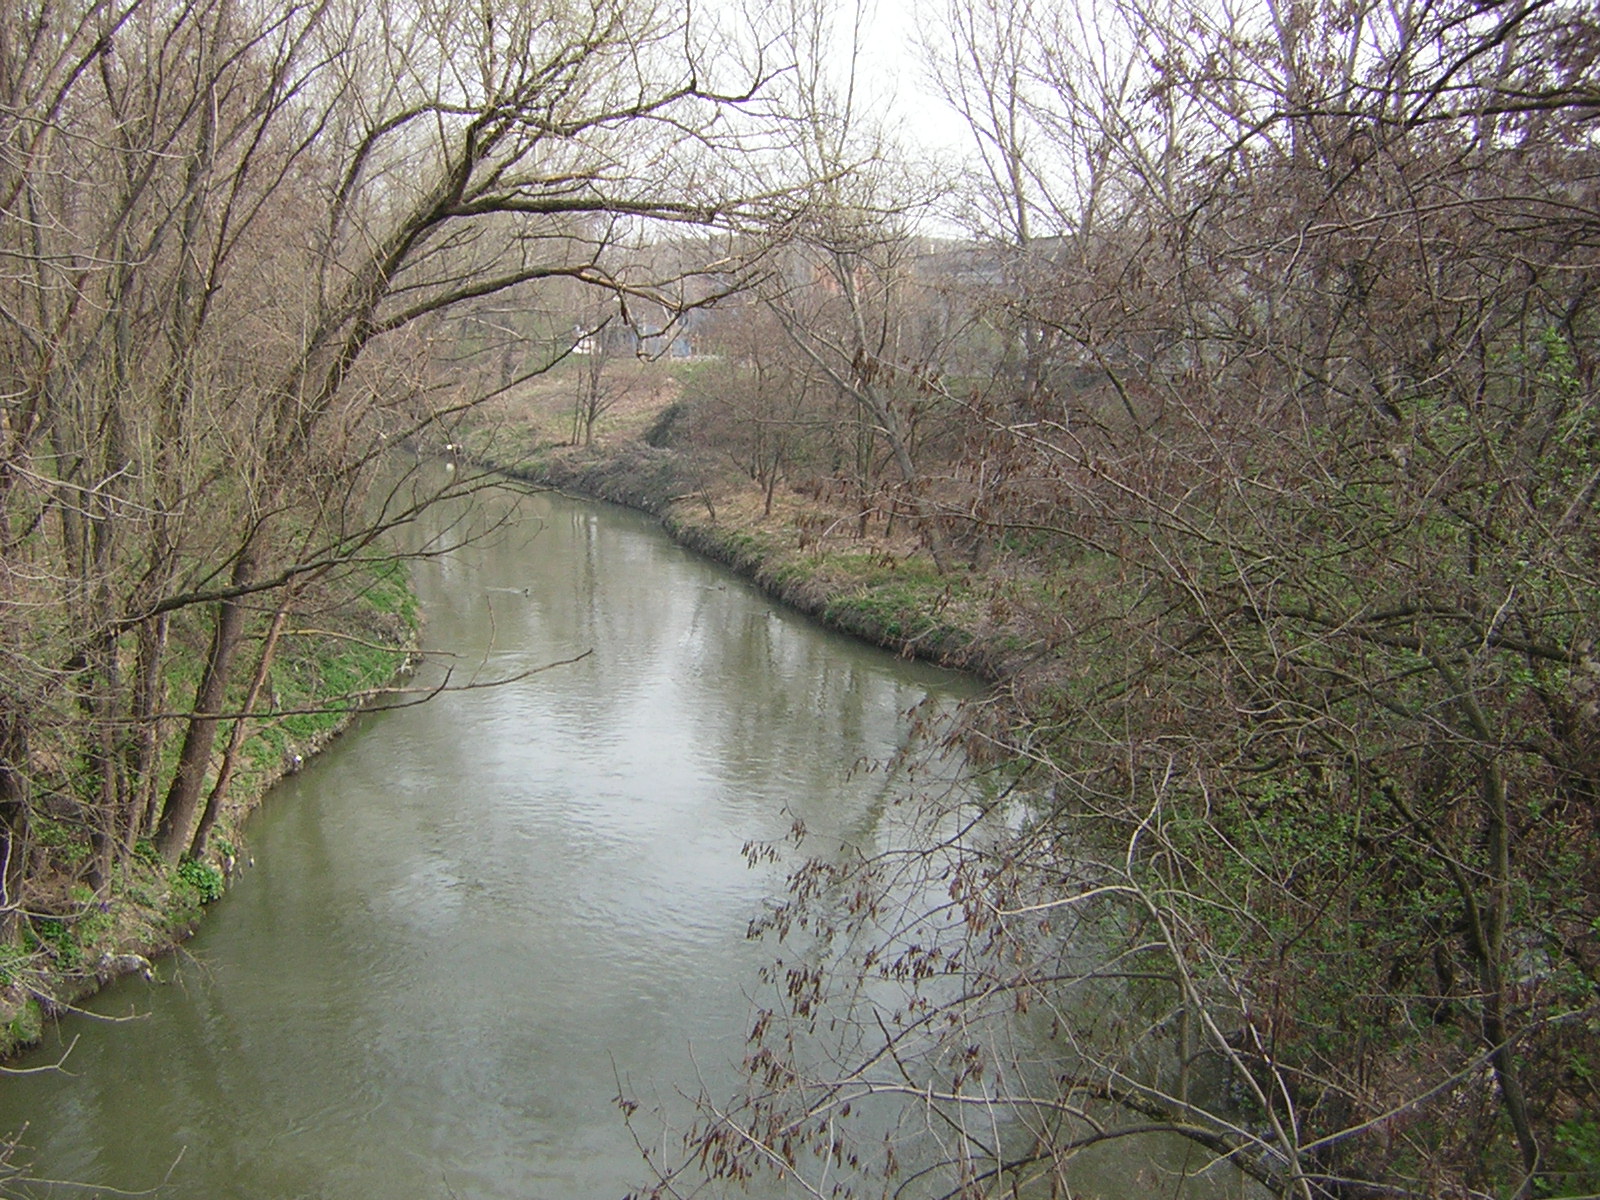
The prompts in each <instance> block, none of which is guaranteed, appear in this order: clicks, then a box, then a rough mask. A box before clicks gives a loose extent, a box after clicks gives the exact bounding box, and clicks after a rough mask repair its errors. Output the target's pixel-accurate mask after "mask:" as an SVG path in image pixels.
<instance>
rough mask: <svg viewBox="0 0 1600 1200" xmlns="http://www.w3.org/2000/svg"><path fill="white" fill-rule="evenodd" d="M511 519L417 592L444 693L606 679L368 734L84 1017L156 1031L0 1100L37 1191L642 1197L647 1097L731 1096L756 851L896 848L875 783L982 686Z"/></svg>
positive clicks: (556, 502)
mask: <svg viewBox="0 0 1600 1200" xmlns="http://www.w3.org/2000/svg"><path fill="white" fill-rule="evenodd" d="M501 503H504V501H501ZM513 516H514V520H513V523H512V524H511V526H510V527H509V528H508V529H506V530H505V531H504V532H503V533H502V534H500V535H499V536H497V537H495V538H494V539H492V540H490V541H486V542H482V543H480V544H476V545H473V546H470V547H468V548H465V549H461V550H458V551H456V552H453V553H450V554H448V555H446V556H444V557H441V558H436V559H432V560H428V561H425V562H421V563H419V564H418V565H417V567H416V569H415V582H416V585H417V588H418V591H419V592H420V594H421V597H422V600H423V602H424V604H425V606H426V609H427V612H428V625H427V630H426V639H425V640H426V645H427V646H428V648H429V650H430V652H431V653H432V654H433V655H434V657H433V658H432V659H431V662H432V663H433V664H435V665H432V666H429V667H427V668H425V669H424V670H423V671H422V672H421V673H420V674H419V679H420V678H437V673H438V671H439V670H440V666H441V665H443V664H448V665H449V667H450V669H451V674H452V679H453V680H454V681H455V682H457V683H466V682H484V681H487V680H491V679H498V678H504V677H507V676H511V675H515V674H517V673H519V672H522V671H526V670H528V669H530V668H535V667H538V666H541V665H543V664H546V663H549V662H552V661H554V660H558V659H566V658H571V657H573V656H574V655H576V654H580V653H583V652H586V651H587V652H590V653H589V655H588V657H587V658H584V659H583V660H582V661H581V662H578V663H575V664H572V665H569V666H564V667H559V668H556V669H553V670H549V671H545V672H543V673H539V674H535V675H531V676H529V677H527V678H525V679H523V680H521V681H519V682H516V683H513V684H508V685H505V686H501V687H486V688H482V689H475V690H468V691H457V692H452V693H448V694H445V695H442V696H440V697H438V698H437V699H436V700H434V701H432V702H430V703H428V704H426V705H423V706H420V707H416V708H411V709H407V710H403V711H394V712H386V713H381V714H369V715H367V716H365V717H363V718H362V719H361V720H360V722H359V723H358V725H357V726H356V727H355V728H353V729H352V730H351V731H350V732H349V733H348V734H346V735H345V736H344V737H343V738H341V739H340V740H339V741H338V742H336V743H335V744H334V745H333V746H332V747H331V748H330V749H329V750H328V751H327V752H326V753H325V754H323V755H322V756H320V757H318V758H316V759H315V760H314V761H312V762H311V763H309V764H308V765H307V767H306V769H305V770H304V771H303V772H301V773H300V774H299V775H297V776H294V777H292V778H291V779H289V780H287V781H286V782H285V783H283V784H282V785H280V786H279V787H278V788H277V789H275V791H274V792H273V793H272V794H271V796H270V797H269V798H268V801H267V803H266V805H265V807H264V808H263V809H262V811H261V812H260V813H258V814H257V817H256V818H255V819H254V820H253V822H252V824H251V826H250V830H249V843H250V844H249V852H250V853H251V854H252V855H253V856H254V858H255V866H254V867H253V868H252V869H249V870H247V871H246V872H245V874H244V875H243V877H242V878H241V879H240V880H239V882H238V883H237V884H236V885H235V886H234V888H233V889H232V890H231V891H230V892H229V893H228V895H227V896H226V897H225V898H224V899H223V900H222V901H221V902H220V903H218V904H217V905H216V906H214V908H213V910H212V913H211V915H210V917H209V918H208V919H207V921H206V922H205V924H204V926H203V928H202V930H201V932H200V934H199V935H198V936H197V937H196V938H195V939H194V940H193V941H192V942H190V943H189V944H188V945H187V946H186V947H185V948H184V950H183V952H182V953H181V955H180V956H179V957H178V959H177V960H176V961H173V962H168V963H165V964H162V966H161V969H160V980H159V982H158V983H156V984H154V985H150V984H146V983H144V982H142V981H138V980H130V981H123V982H122V983H120V984H119V985H117V986H116V987H114V988H112V989H110V990H109V991H107V992H105V993H103V994H102V995H101V996H99V997H97V998H96V999H95V1000H94V1001H93V1002H92V1003H91V1007H92V1009H93V1010H94V1011H95V1012H97V1013H101V1014H107V1015H115V1016H121V1017H124V1018H127V1019H126V1020H125V1021H124V1022H122V1023H118V1024H109V1023H103V1022H97V1021H93V1020H85V1019H73V1020H71V1021H68V1022H66V1023H65V1024H64V1025H63V1027H62V1028H61V1030H60V1031H59V1036H60V1037H62V1038H65V1039H69V1040H72V1041H74V1042H75V1045H74V1048H73V1050H72V1053H71V1055H70V1057H69V1058H68V1060H67V1070H68V1071H69V1072H70V1074H40V1075H31V1076H27V1077H12V1078H7V1079H5V1080H3V1081H0V1128H3V1129H5V1130H12V1131H14V1130H17V1129H19V1128H21V1127H22V1126H23V1125H24V1124H26V1131H25V1133H24V1134H23V1139H22V1140H23V1141H24V1143H25V1144H26V1145H27V1147H29V1149H28V1151H27V1152H26V1157H28V1158H30V1159H31V1160H32V1162H33V1163H34V1165H35V1167H36V1169H37V1172H38V1173H39V1174H41V1175H45V1176H50V1177H54V1178H57V1179H68V1180H75V1181H81V1182H83V1183H87V1184H90V1185H97V1186H98V1187H114V1188H118V1189H124V1190H140V1189H148V1188H151V1187H154V1186H156V1185H158V1184H161V1183H162V1182H163V1181H165V1182H166V1183H167V1185H168V1186H167V1187H166V1188H163V1189H162V1191H161V1193H160V1194H161V1195H163V1196H171V1197H181V1198H185V1200H188V1198H194V1200H202V1198H204V1200H220V1198H224V1197H250V1198H254V1200H264V1198H272V1200H288V1198H295V1197H306V1198H310V1197H318V1198H327V1200H335V1198H337V1200H366V1198H373V1197H382V1198H386V1200H387V1198H393V1200H404V1198H409V1197H440V1198H447V1197H462V1198H491V1197H494V1198H498V1197H507V1198H511V1197H516V1198H519V1200H529V1198H539V1200H585V1198H589V1197H606V1196H620V1195H621V1194H622V1193H623V1192H624V1191H626V1190H627V1189H628V1188H629V1187H630V1186H632V1185H634V1184H636V1183H638V1182H640V1181H641V1179H642V1172H641V1168H640V1160H639V1155H638V1152H637V1150H636V1148H635V1146H634V1144H633V1142H632V1140H631V1137H630V1134H629V1132H628V1130H627V1129H626V1128H625V1127H624V1125H623V1123H622V1121H621V1119H620V1117H619V1113H618V1109H617V1107H616V1105H615V1104H614V1103H613V1097H614V1096H616V1095H617V1093H618V1090H619V1079H620V1080H621V1081H622V1082H621V1086H622V1087H623V1088H624V1089H625V1090H627V1091H628V1092H629V1093H630V1094H631V1095H632V1096H634V1097H635V1098H637V1099H640V1100H641V1101H643V1102H644V1103H645V1105H646V1106H650V1105H652V1104H655V1103H659V1104H661V1105H663V1106H664V1107H666V1108H667V1109H668V1110H671V1111H673V1112H676V1113H680V1114H681V1113H683V1112H684V1111H685V1106H684V1105H683V1104H682V1103H681V1102H679V1101H677V1100H676V1099H675V1096H676V1090H677V1089H679V1088H691V1089H692V1088H693V1087H695V1086H696V1080H697V1078H698V1079H700V1080H704V1081H705V1082H706V1083H707V1085H708V1086H709V1087H711V1088H712V1089H713V1090H725V1089H726V1088H728V1087H730V1086H731V1085H732V1074H731V1071H730V1063H731V1062H733V1061H736V1060H737V1058H738V1056H739V1054H740V1053H741V1052H742V1049H743V1038H744V1034H745V1032H746V1030H747V1028H748V1022H749V1007H750V1006H749V1000H748V995H749V994H750V992H751V991H752V990H753V989H754V988H755V987H756V986H757V985H756V981H755V973H756V970H757V967H758V966H759V965H761V964H762V963H763V962H765V961H766V960H767V959H768V957H769V956H770V953H771V952H770V950H768V949H764V948H762V947H761V946H759V945H755V944H751V943H749V942H747V940H746V938H745V936H744V935H745V930H746V926H747V923H748V921H749V919H750V918H751V916H752V915H753V914H755V913H757V912H759V911H760V909H761V906H762V903H763V901H764V900H767V899H769V898H771V897H774V896H776V895H778V894H779V893H780V892H781V890H782V882H783V875H784V867H783V865H782V864H779V865H765V866H762V867H760V868H758V869H751V868H750V867H749V866H748V865H747V863H746V860H745V857H744V856H743V854H742V853H741V847H742V846H744V844H745V843H747V842H750V841H753V840H763V839H781V838H782V837H783V836H784V834H785V832H786V831H787V830H788V829H789V828H790V826H791V824H792V822H793V821H794V820H795V819H796V818H800V819H802V820H804V821H805V822H806V823H807V825H808V826H809V827H810V828H811V829H812V830H813V831H815V832H816V833H817V834H818V835H820V836H822V837H839V838H847V839H853V840H857V841H861V842H864V843H867V844H871V843H872V841H873V839H874V838H875V837H876V836H877V825H878V822H879V820H880V815H881V813H882V812H883V809H884V804H885V800H886V797H887V796H888V795H890V794H891V793H892V791H893V789H895V788H897V787H899V786H901V784H899V783H898V782H897V781H896V779H895V778H894V777H893V775H892V774H886V773H884V772H871V773H863V772H855V773H852V771H851V770H850V768H851V767H852V766H853V765H854V764H857V763H859V762H861V761H863V760H870V759H881V758H884V757H886V756H889V755H891V754H892V753H893V752H894V751H895V749H896V748H897V747H898V746H899V745H900V744H901V742H902V740H903V739H904V737H905V736H906V729H907V720H906V717H905V714H906V712H907V710H909V709H910V708H912V707H913V706H914V705H917V704H918V703H920V702H921V701H922V700H924V699H925V698H927V697H929V696H936V697H946V698H953V697H956V696H958V695H961V694H963V693H965V692H967V691H968V690H970V686H971V685H970V684H969V683H967V682H966V681H964V680H963V679H962V678H961V677H959V676H956V675H953V674H951V673H947V672H941V671H937V670H934V669H931V668H927V667H923V666H919V665H917V664H914V663H908V662H904V661H901V660H898V659H896V658H894V657H892V656H890V655H886V654H882V653H879V652H876V651H875V650H873V649H871V648H869V647H865V646H862V645H859V644H857V643H855V642H852V641H850V640H848V639H845V638H841V637H837V636H833V635H830V634H828V633H827V632H825V631H823V630H821V629H820V628H819V627H817V626H816V625H815V624H813V623H811V622H810V621H808V620H806V619H805V618H803V617H800V616H798V615H796V614H794V613H792V612H789V611H786V610H784V609H782V608H780V607H778V606H775V605H774V604H772V603H770V602H769V601H767V600H766V599H764V598H763V597H762V596H761V595H760V594H758V593H757V592H756V591H755V590H754V589H752V588H751V587H749V586H747V585H746V584H744V583H743V582H741V581H739V580H738V579H736V578H734V577H732V576H730V575H729V574H728V573H727V572H725V571H723V570H720V569H719V568H717V567H715V566H713V565H711V564H709V563H707V562H705V561H703V560H701V559H699V558H697V557H696V556H694V555H692V554H690V553H688V552H686V551H684V550H682V549H680V548H679V547H677V546H675V545H674V544H673V543H671V542H670V541H669V540H668V539H667V538H666V537H665V536H663V535H662V534H661V533H660V532H659V531H658V530H657V529H656V528H655V527H654V526H652V525H651V524H649V523H648V522H646V521H645V520H643V519H641V518H639V517H636V516H635V515H633V514H631V513H628V512H625V511H622V510H619V509H615V508H610V507H603V506H595V505H587V504H581V503H577V502H571V501H567V500H563V499H560V498H554V497H532V498H526V499H523V500H521V501H520V502H519V503H518V505H517V507H516V509H515V512H514V513H513ZM524 589H526V594H525V593H524ZM430 672H431V674H430ZM58 1051H59V1046H58V1045H56V1046H46V1047H44V1048H43V1049H42V1050H41V1051H40V1052H39V1053H37V1054H35V1055H34V1056H32V1058H31V1059H30V1060H28V1062H26V1063H24V1064H22V1065H37V1064H39V1063H41V1062H45V1061H48V1060H49V1059H50V1058H51V1057H52V1056H53V1055H54V1054H55V1053H57V1052H58ZM36 1190H37V1189H36ZM45 1191H46V1192H48V1194H51V1195H55V1194H60V1195H69V1194H70V1195H85V1194H89V1195H93V1194H97V1193H96V1192H95V1190H94V1189H93V1188H91V1190H90V1191H88V1192H87V1193H86V1192H83V1191H81V1190H79V1189H71V1190H70V1191H69V1190H66V1189H55V1188H51V1189H45ZM104 1194H109V1193H104Z"/></svg>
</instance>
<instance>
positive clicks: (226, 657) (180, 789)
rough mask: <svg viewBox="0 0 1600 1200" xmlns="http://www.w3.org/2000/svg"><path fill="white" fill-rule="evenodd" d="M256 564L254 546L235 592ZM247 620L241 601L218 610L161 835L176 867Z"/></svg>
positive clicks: (237, 569) (242, 560)
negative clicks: (235, 655) (235, 652)
mask: <svg viewBox="0 0 1600 1200" xmlns="http://www.w3.org/2000/svg"><path fill="white" fill-rule="evenodd" d="M255 559H256V550H255V546H254V543H253V541H252V543H251V544H250V545H247V546H246V547H245V548H244V550H242V551H241V552H240V554H239V558H238V561H237V562H236V563H235V564H234V568H233V577H232V584H233V586H234V587H244V586H246V585H248V584H249V583H250V582H251V578H252V576H253V575H254V572H255ZM244 617H245V610H244V605H243V603H242V602H241V600H240V598H239V597H233V598H231V599H227V600H223V601H221V602H220V603H218V605H217V623H216V628H215V629H214V630H213V632H212V636H211V649H210V651H209V652H208V653H207V655H206V667H205V672H204V673H203V674H202V676H201V678H200V686H199V688H198V690H197V691H196V693H195V703H194V712H193V714H192V715H191V716H190V717H189V727H188V729H186V730H185V731H184V735H183V749H182V750H181V751H180V752H179V754H178V768H177V771H176V772H175V773H174V774H173V777H172V786H171V787H170V788H168V790H167V798H166V801H165V803H163V804H162V806H161V824H160V826H159V827H158V828H157V829H156V839H155V841H156V850H157V851H158V852H159V853H160V855H161V857H162V858H163V859H165V860H166V861H167V862H169V863H176V862H177V861H178V859H179V858H181V857H182V856H183V854H184V853H185V852H186V851H187V850H188V849H189V840H190V837H191V836H192V834H193V830H194V820H195V813H196V810H197V809H198V808H199V807H200V794H201V792H202V791H203V790H204V788H205V778H206V768H207V766H208V765H209V764H210V762H211V751H212V749H213V747H214V745H215V743H216V738H217V726H218V725H219V724H220V722H221V718H220V713H221V711H222V705H223V700H224V699H225V697H226V695H227V691H228V677H229V674H230V673H231V670H232V667H233V655H234V651H235V650H237V649H238V647H239V638H240V635H241V634H242V633H243V632H244Z"/></svg>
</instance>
